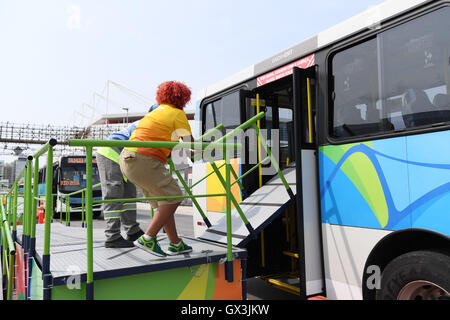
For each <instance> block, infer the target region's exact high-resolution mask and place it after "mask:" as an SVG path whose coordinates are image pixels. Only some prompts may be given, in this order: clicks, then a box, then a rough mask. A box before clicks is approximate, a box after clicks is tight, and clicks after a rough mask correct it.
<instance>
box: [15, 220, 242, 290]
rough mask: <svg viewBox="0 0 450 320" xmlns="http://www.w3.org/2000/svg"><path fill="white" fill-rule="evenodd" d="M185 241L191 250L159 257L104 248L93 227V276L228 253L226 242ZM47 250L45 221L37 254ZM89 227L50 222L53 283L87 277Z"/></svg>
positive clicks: (38, 232)
mask: <svg viewBox="0 0 450 320" xmlns="http://www.w3.org/2000/svg"><path fill="white" fill-rule="evenodd" d="M17 233H18V239H19V240H20V239H22V228H21V226H20V228H19V227H18V230H17ZM182 237H183V239H184V240H186V243H188V244H189V245H190V246H192V248H193V251H192V252H190V253H186V254H182V255H176V256H167V257H164V258H162V257H157V256H155V255H152V254H151V253H148V252H146V251H145V250H143V249H140V248H137V247H134V248H121V249H117V248H105V246H104V241H105V238H104V230H103V229H93V243H94V253H93V255H94V278H95V279H104V278H111V277H117V276H123V275H129V274H136V273H143V272H151V271H159V270H167V269H171V268H178V267H183V266H187V267H190V266H193V265H198V264H204V263H211V262H217V261H219V260H221V259H223V258H225V257H226V252H227V249H226V246H224V245H218V244H214V243H207V242H206V241H202V240H199V239H193V238H189V237H186V236H182ZM158 241H159V243H160V246H161V248H163V250H165V249H166V248H167V247H168V245H169V240H168V239H167V237H166V236H165V235H163V236H158ZM43 250H44V225H43V224H39V225H37V226H36V258H37V259H38V261H39V263H41V262H42V254H43ZM233 253H236V254H237V255H238V256H241V257H245V256H246V252H245V250H242V249H238V248H234V249H233ZM86 269H87V255H86V229H85V228H80V227H66V226H64V225H62V224H60V223H57V222H56V223H52V225H51V247H50V271H51V274H52V276H53V284H54V285H59V284H64V283H65V282H66V281H67V279H68V277H70V276H73V275H81V280H82V281H85V280H86Z"/></svg>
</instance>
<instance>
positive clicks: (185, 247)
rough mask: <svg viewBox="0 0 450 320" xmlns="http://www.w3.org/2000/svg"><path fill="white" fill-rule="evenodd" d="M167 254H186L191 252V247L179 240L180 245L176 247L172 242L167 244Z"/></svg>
mask: <svg viewBox="0 0 450 320" xmlns="http://www.w3.org/2000/svg"><path fill="white" fill-rule="evenodd" d="M167 251H168V254H170V255H175V254H181V253H187V252H191V251H192V247H191V246H188V245H187V244H186V243H184V242H183V240H182V239H180V244H179V245H178V246H176V245H174V244H173V243H172V242H171V243H170V244H169V248H168V249H167Z"/></svg>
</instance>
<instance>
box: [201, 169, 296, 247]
mask: <svg viewBox="0 0 450 320" xmlns="http://www.w3.org/2000/svg"><path fill="white" fill-rule="evenodd" d="M282 172H283V175H284V177H285V178H286V181H287V183H288V184H289V186H290V188H291V190H292V192H293V193H294V195H295V194H296V173H295V166H291V167H289V168H286V169H284V170H283V171H282ZM293 201H294V199H291V198H290V196H289V194H288V193H287V191H286V188H285V186H284V185H283V183H282V181H281V179H280V177H279V176H278V175H276V176H275V177H273V178H272V179H271V180H269V181H268V182H267V183H266V184H265V185H263V186H262V187H261V188H259V189H258V190H256V191H255V192H254V193H252V194H251V195H250V196H249V197H248V198H246V199H245V200H243V201H242V202H241V203H240V207H241V209H242V211H243V212H244V214H245V216H246V218H247V219H248V221H249V222H250V224H251V225H252V227H253V229H254V230H255V233H259V232H260V231H261V230H263V229H264V228H265V227H266V226H267V225H268V224H270V222H272V221H273V219H275V218H276V217H277V216H278V215H279V214H281V213H282V212H284V210H285V209H286V208H287V207H288V206H289V205H291V204H292V203H293ZM231 221H232V222H231V223H232V227H231V228H232V243H233V246H237V247H244V246H245V245H246V244H247V242H248V241H249V240H251V235H250V232H249V231H248V229H247V228H246V226H245V224H244V223H243V221H242V219H241V217H240V216H239V214H238V212H237V210H236V209H233V211H232V212H231ZM226 230H227V226H226V215H225V214H224V215H223V217H222V218H221V219H220V220H219V221H218V223H217V224H215V225H214V226H212V227H210V228H208V229H207V230H206V231H205V232H204V233H203V234H202V235H200V237H199V238H200V239H204V240H208V241H214V242H217V243H226V242H227V232H226Z"/></svg>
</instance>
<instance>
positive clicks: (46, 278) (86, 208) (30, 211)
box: [2, 112, 292, 299]
mask: <svg viewBox="0 0 450 320" xmlns="http://www.w3.org/2000/svg"><path fill="white" fill-rule="evenodd" d="M264 116H265V114H264V112H261V113H259V114H257V115H256V116H254V117H253V118H251V119H250V120H248V121H246V122H244V123H243V124H241V125H240V126H238V127H237V128H235V129H234V130H231V131H230V132H229V133H227V134H226V135H224V136H222V137H220V138H218V139H215V140H214V141H212V142H203V141H205V140H206V139H207V138H211V137H213V136H217V135H218V132H220V131H221V130H222V129H223V126H222V125H219V126H217V127H216V128H214V129H211V130H210V131H208V132H207V133H206V134H204V135H203V136H202V137H200V138H199V140H198V141H199V142H165V141H117V140H79V139H73V140H70V141H69V146H72V147H84V148H85V150H86V188H85V189H82V190H78V191H76V192H72V193H70V194H66V195H64V197H66V210H68V211H67V212H66V225H70V197H71V196H74V195H78V194H79V193H81V195H82V201H81V209H82V210H81V212H82V223H83V224H84V220H85V221H86V251H87V268H86V270H87V272H86V298H87V299H93V298H94V273H93V259H94V256H93V221H92V219H93V206H94V205H101V204H102V203H110V202H123V203H131V202H140V201H149V200H165V199H185V198H189V199H191V200H192V203H193V205H194V206H195V207H196V209H197V210H198V212H199V213H200V215H201V216H202V218H203V220H204V221H205V224H206V225H207V226H208V227H210V226H211V224H210V222H209V220H208V218H207V216H206V214H205V213H204V212H203V210H202V208H201V206H200V205H199V204H198V202H197V198H201V197H218V196H225V197H226V222H227V254H226V270H227V272H226V278H227V280H228V281H230V282H231V281H233V273H232V272H233V271H232V270H233V268H232V260H233V255H232V230H231V208H232V205H234V207H235V209H236V211H237V213H238V214H239V216H240V218H241V219H242V221H243V222H244V224H245V225H246V227H247V229H248V231H249V233H250V234H251V235H253V236H255V231H254V229H253V227H252V226H251V224H250V222H249V221H248V220H247V218H246V217H245V214H244V212H243V211H242V209H241V208H240V206H239V203H238V201H237V200H236V199H235V197H234V196H233V194H232V189H231V188H232V187H233V186H234V185H235V184H238V185H239V187H240V188H241V189H243V186H242V184H241V181H242V179H243V178H245V177H246V176H248V175H249V174H250V173H251V172H253V171H254V170H256V168H259V167H260V166H262V165H263V164H264V163H265V162H266V161H268V160H270V161H271V162H272V164H273V165H274V168H275V169H276V171H277V173H278V175H279V176H280V178H281V180H282V181H283V184H284V185H285V187H286V189H287V191H288V193H289V194H290V195H291V196H292V191H291V190H290V188H289V185H288V184H287V182H286V179H285V178H284V176H283V174H282V172H281V170H280V168H279V166H278V163H277V161H276V159H275V157H274V156H273V155H272V153H271V151H270V148H269V147H268V145H267V143H266V141H265V140H264V139H263V137H262V135H261V132H260V130H259V129H258V128H257V127H256V122H257V121H259V120H260V119H262V118H263V117H264ZM251 127H253V128H255V129H256V133H257V134H258V136H259V137H260V139H261V141H262V146H263V148H264V149H265V151H266V152H267V157H266V158H265V159H263V160H262V161H260V162H258V163H257V164H256V165H255V166H253V167H252V168H250V169H249V170H248V171H247V172H246V173H244V174H243V175H241V176H238V175H237V174H236V172H235V171H234V170H233V167H232V165H231V151H234V150H235V149H236V148H240V147H241V145H240V144H239V143H229V140H230V139H234V137H235V136H237V135H238V134H239V133H240V131H244V130H246V129H248V128H251ZM55 144H56V140H54V139H52V140H50V141H49V142H48V143H47V144H45V145H44V146H43V147H42V148H41V149H40V150H39V151H38V152H37V153H36V154H35V155H33V156H30V157H28V159H27V163H26V165H25V168H24V170H22V172H21V174H20V175H19V177H18V179H16V181H15V183H14V184H13V188H12V189H11V190H10V192H9V193H8V201H7V202H8V210H7V211H8V212H9V214H8V216H7V217H6V214H5V218H7V220H6V222H5V220H4V219H3V212H4V210H3V208H2V222H3V223H2V234H7V231H8V230H9V228H10V225H12V228H13V232H12V236H11V239H12V240H13V241H16V239H15V235H16V224H17V221H16V219H17V207H18V206H17V199H18V196H19V193H18V181H19V179H20V178H22V177H24V179H25V181H24V193H23V197H24V212H23V215H22V221H23V226H22V228H23V229H22V230H23V231H22V246H23V247H24V249H25V252H26V254H27V257H28V258H29V260H28V261H27V265H28V266H29V267H31V258H32V257H33V256H34V254H35V252H34V251H35V241H36V222H37V221H36V209H37V201H42V200H45V226H44V251H43V256H42V274H43V290H44V299H50V290H51V289H50V283H51V274H50V240H51V238H50V236H51V221H52V217H53V197H54V196H55V195H54V194H52V179H53V147H54V145H55ZM94 147H132V148H136V147H138V148H169V149H173V148H190V149H194V150H202V151H203V155H206V159H203V160H205V161H206V162H208V163H210V165H211V167H212V168H213V172H211V173H209V174H208V175H206V176H205V177H203V178H201V179H200V180H199V181H197V182H195V183H193V184H192V186H191V187H189V185H188V184H187V183H186V181H185V180H184V179H183V177H182V175H181V174H180V172H179V171H178V170H177V169H176V168H175V165H174V163H173V161H172V159H169V161H168V165H169V168H170V170H171V172H174V173H175V174H176V176H177V178H178V180H179V181H180V183H181V184H182V185H183V187H184V189H185V191H186V194H187V195H183V196H172V197H167V196H155V197H145V198H132V199H113V200H112V199H109V200H97V201H94V200H93V194H92V189H93V188H94V187H97V186H99V185H100V184H96V185H92V157H93V154H92V153H93V148H94ZM213 150H221V151H223V154H224V160H225V161H224V163H223V164H221V165H220V166H217V164H216V163H215V159H213V158H212V156H211V151H213ZM45 153H46V154H47V170H46V192H45V199H44V198H40V197H41V196H43V195H39V194H38V190H37V180H38V168H39V157H40V156H42V155H44V154H45ZM201 158H202V155H195V156H194V161H196V160H199V159H201ZM33 159H34V174H33V172H32V168H33V166H32V160H33ZM223 167H225V173H224V174H222V173H221V171H220V170H221V169H222V168H223ZM212 174H216V176H217V177H218V179H219V181H220V183H221V185H222V186H223V188H224V192H223V193H217V194H203V195H194V193H193V192H192V189H193V188H194V187H195V186H197V185H198V184H199V183H200V182H201V181H204V180H205V179H207V178H208V177H209V176H211V175H212ZM232 177H233V178H234V180H235V181H234V182H232ZM33 180H34V182H35V183H34V184H33V183H32V182H33ZM38 196H39V197H38ZM61 211H62V210H61ZM5 212H6V211H5ZM60 222H62V221H61V216H60ZM3 229H5V230H3ZM3 238H5V240H6V245H8V249H12V248H9V245H10V244H11V243H10V239H9V238H8V237H7V236H6V237H2V239H3ZM9 252H10V257H11V256H12V255H11V252H13V251H11V250H9ZM28 282H29V281H28ZM8 292H9V291H8ZM27 297H28V295H27Z"/></svg>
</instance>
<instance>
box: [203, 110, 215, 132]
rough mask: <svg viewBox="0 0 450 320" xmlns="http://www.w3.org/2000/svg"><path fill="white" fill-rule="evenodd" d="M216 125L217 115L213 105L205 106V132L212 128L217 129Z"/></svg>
mask: <svg viewBox="0 0 450 320" xmlns="http://www.w3.org/2000/svg"><path fill="white" fill-rule="evenodd" d="M216 126H217V124H216V115H215V112H214V105H213V103H208V104H207V105H206V106H205V113H204V118H203V132H206V131H208V130H210V129H212V128H215V127H216Z"/></svg>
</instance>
